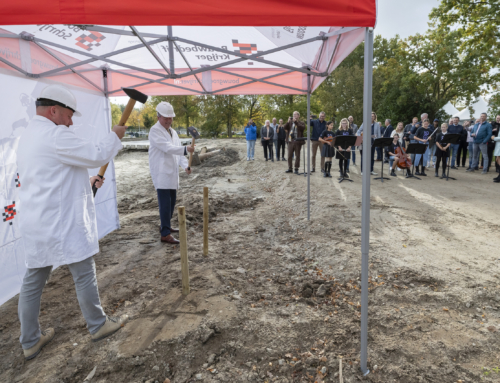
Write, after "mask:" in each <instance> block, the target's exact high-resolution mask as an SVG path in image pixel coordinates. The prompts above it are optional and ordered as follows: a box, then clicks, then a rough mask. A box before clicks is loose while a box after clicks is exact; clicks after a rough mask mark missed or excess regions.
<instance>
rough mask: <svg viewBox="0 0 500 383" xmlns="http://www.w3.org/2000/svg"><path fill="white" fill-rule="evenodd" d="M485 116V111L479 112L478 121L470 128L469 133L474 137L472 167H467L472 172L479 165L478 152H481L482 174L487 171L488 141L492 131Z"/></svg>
mask: <svg viewBox="0 0 500 383" xmlns="http://www.w3.org/2000/svg"><path fill="white" fill-rule="evenodd" d="M487 117H488V116H487V114H486V113H481V118H480V119H479V122H477V123H476V125H474V127H473V128H472V131H471V134H470V135H471V137H473V138H474V144H473V156H472V168H470V169H467V171H468V172H473V171H474V169H475V168H477V167H478V166H479V152H481V153H482V154H483V163H484V167H483V174H486V173H487V172H488V141H489V140H490V139H491V135H492V132H491V124H490V123H489V122H488V121H486V118H487ZM469 155H470V154H469Z"/></svg>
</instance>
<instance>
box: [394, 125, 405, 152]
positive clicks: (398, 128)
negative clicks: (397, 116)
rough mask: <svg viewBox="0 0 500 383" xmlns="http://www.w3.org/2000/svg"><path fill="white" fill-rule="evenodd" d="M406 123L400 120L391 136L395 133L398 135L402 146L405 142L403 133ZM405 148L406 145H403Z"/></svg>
mask: <svg viewBox="0 0 500 383" xmlns="http://www.w3.org/2000/svg"><path fill="white" fill-rule="evenodd" d="M404 130H405V128H404V124H403V123H402V122H398V125H397V126H396V129H394V130H393V131H392V133H391V137H394V135H396V134H397V135H398V141H399V145H400V146H403V142H404V139H403V135H404ZM403 148H404V146H403Z"/></svg>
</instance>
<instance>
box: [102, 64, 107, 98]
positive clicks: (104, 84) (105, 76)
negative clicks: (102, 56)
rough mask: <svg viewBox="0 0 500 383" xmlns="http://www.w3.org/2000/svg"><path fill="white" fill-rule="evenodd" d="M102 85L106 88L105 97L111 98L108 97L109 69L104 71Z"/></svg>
mask: <svg viewBox="0 0 500 383" xmlns="http://www.w3.org/2000/svg"><path fill="white" fill-rule="evenodd" d="M102 83H103V86H104V95H105V96H106V98H109V96H108V91H109V89H108V70H107V69H103V70H102Z"/></svg>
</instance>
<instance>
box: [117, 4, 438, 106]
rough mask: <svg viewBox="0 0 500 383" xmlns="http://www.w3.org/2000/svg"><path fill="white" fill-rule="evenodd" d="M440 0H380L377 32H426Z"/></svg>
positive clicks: (123, 99)
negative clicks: (430, 15) (433, 11)
mask: <svg viewBox="0 0 500 383" xmlns="http://www.w3.org/2000/svg"><path fill="white" fill-rule="evenodd" d="M439 3H440V0H418V1H414V0H378V20H377V27H376V28H375V33H376V34H377V35H382V36H383V37H385V38H391V37H394V36H396V35H399V36H400V37H401V38H406V37H408V36H411V35H414V34H416V33H422V34H423V33H425V31H426V30H427V29H429V25H428V22H429V13H430V12H431V11H432V8H435V7H437V6H438V5H439ZM110 101H111V102H113V103H116V104H126V103H127V101H128V97H110Z"/></svg>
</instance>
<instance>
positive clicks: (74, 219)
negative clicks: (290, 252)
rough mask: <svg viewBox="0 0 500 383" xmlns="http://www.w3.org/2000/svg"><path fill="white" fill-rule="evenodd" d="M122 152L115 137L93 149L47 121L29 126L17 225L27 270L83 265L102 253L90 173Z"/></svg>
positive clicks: (23, 142)
mask: <svg viewBox="0 0 500 383" xmlns="http://www.w3.org/2000/svg"><path fill="white" fill-rule="evenodd" d="M121 148H122V145H121V142H120V139H119V138H118V136H117V135H116V134H115V133H112V132H110V133H109V134H108V135H107V136H106V137H105V138H104V139H103V140H101V142H99V143H98V144H94V143H92V142H90V141H86V140H83V139H81V138H79V137H78V136H76V134H75V133H74V131H73V129H72V128H67V127H66V126H63V125H56V124H54V123H53V122H52V121H50V120H48V119H47V118H45V117H42V116H35V117H34V118H33V119H32V120H31V121H30V123H29V124H28V127H27V128H26V129H25V131H24V132H23V134H22V135H21V138H20V140H19V147H18V150H17V166H18V169H19V176H20V179H21V180H22V187H21V188H20V189H19V200H20V202H21V209H20V212H19V226H20V229H21V233H22V239H23V244H24V251H25V256H26V266H27V267H28V268H40V267H45V266H51V265H63V264H70V263H75V262H80V261H82V260H84V259H87V258H88V257H90V256H92V255H94V254H96V253H97V252H99V242H98V237H97V221H96V213H95V206H94V197H93V194H92V189H91V185H90V181H89V173H88V170H87V169H88V168H97V167H99V166H102V165H104V164H106V163H108V162H109V161H110V160H111V159H113V157H114V156H116V154H117V153H118V151H119V150H120V149H121Z"/></svg>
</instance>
